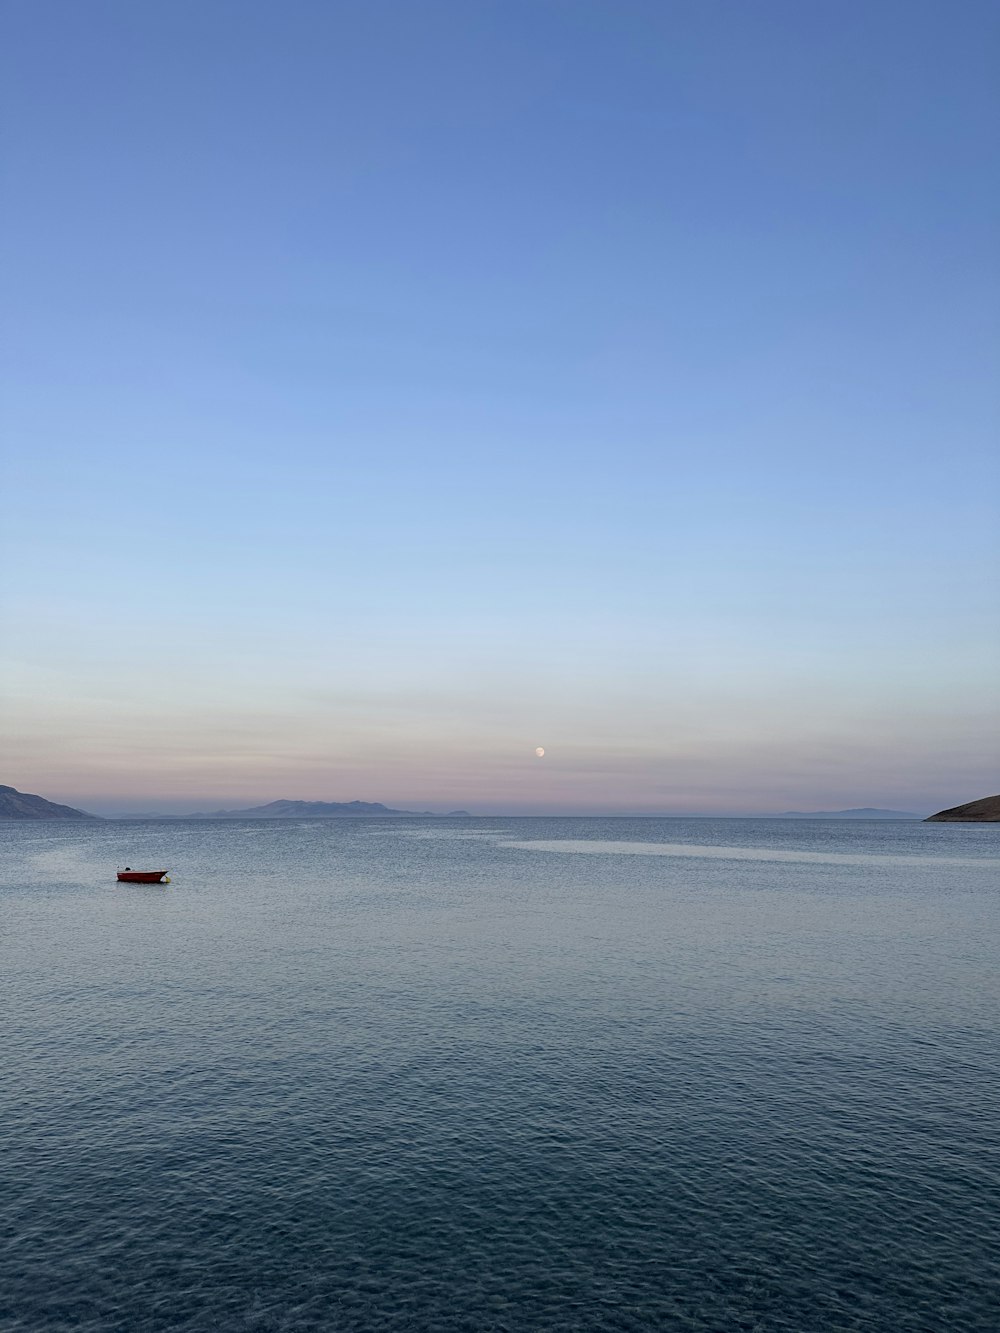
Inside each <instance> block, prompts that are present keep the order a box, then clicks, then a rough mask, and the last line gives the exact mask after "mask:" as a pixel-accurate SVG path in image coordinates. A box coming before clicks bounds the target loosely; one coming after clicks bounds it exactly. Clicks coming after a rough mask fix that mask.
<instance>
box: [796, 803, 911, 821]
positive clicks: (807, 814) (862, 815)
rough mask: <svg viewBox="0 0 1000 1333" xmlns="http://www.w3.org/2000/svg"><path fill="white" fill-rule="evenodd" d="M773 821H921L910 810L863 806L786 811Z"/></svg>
mask: <svg viewBox="0 0 1000 1333" xmlns="http://www.w3.org/2000/svg"><path fill="white" fill-rule="evenodd" d="M771 817H772V819H919V818H920V816H919V815H915V814H913V813H912V812H911V811H909V810H876V809H875V808H874V807H873V806H870V805H866V806H862V807H861V809H860V810H786V811H785V812H784V814H781V815H772V816H771Z"/></svg>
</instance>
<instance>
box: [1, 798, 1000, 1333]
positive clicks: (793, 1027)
mask: <svg viewBox="0 0 1000 1333" xmlns="http://www.w3.org/2000/svg"><path fill="white" fill-rule="evenodd" d="M0 851H2V871H0V880H2V888H0V988H2V1009H0V1027H2V1048H0V1328H2V1329H3V1330H4V1333H28V1331H30V1333H42V1331H49V1330H70V1329H72V1330H84V1331H85V1333H86V1331H88V1330H93V1331H95V1333H96V1331H97V1330H101V1333H104V1331H105V1330H109V1331H113V1330H122V1331H123V1333H125V1331H126V1330H127V1333H159V1331H160V1330H168V1329H169V1330H189V1331H191V1333H195V1331H197V1333H201V1331H202V1330H216V1329H221V1330H229V1329H232V1330H255V1331H256V1333H265V1331H269V1330H275V1331H277V1330H281V1331H282V1333H285V1331H286V1330H287V1331H288V1333H291V1331H292V1330H320V1329H322V1330H325V1329H330V1330H382V1329H387V1330H389V1329H391V1330H407V1329H412V1330H424V1329H426V1330H431V1329H433V1330H442V1331H450V1330H525V1331H529V1330H548V1329H552V1330H570V1329H577V1330H589V1329H594V1330H597V1329H609V1330H610V1329H615V1330H619V1329H620V1330H628V1329H669V1330H673V1329H676V1330H691V1331H692V1333H725V1331H727V1330H757V1333H771V1330H775V1331H777V1330H790V1331H791V1333H827V1331H828V1330H829V1331H831V1333H832V1331H833V1330H838V1331H839V1330H844V1331H847V1330H886V1331H887V1333H917V1331H918V1330H919V1331H920V1333H962V1331H963V1330H968V1331H969V1333H972V1331H973V1330H976V1331H977V1333H996V1330H997V1329H998V1328H1000V1036H998V1033H1000V985H998V975H1000V966H998V965H1000V910H998V909H1000V826H993V827H988V826H979V827H976V826H947V825H925V824H919V823H910V822H898V823H847V822H819V821H817V822H802V821H794V822H792V821H789V822H777V821H760V822H755V821H749V820H605V821H602V820H542V819H531V820H450V821H436V822H435V821H430V820H411V821H392V820H368V821H361V820H351V821H329V822H302V823H299V822H293V823H281V822H267V823H216V822H211V823H197V822H191V823H187V822H183V823H181V822H179V823H153V822H150V823H143V824H124V823H107V824H94V825H93V826H90V825H73V824H59V823H43V824H8V825H5V826H4V825H0ZM126 862H128V863H129V864H130V865H132V866H136V865H146V864H149V865H156V866H159V865H164V866H169V868H170V870H171V875H172V879H173V882H172V883H171V884H170V885H168V886H163V887H148V886H141V885H135V886H125V885H121V886H119V885H118V884H117V883H116V882H115V880H114V870H115V867H116V865H124V864H125V863H126Z"/></svg>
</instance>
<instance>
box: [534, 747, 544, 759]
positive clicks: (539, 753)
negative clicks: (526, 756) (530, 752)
mask: <svg viewBox="0 0 1000 1333" xmlns="http://www.w3.org/2000/svg"><path fill="white" fill-rule="evenodd" d="M535 754H536V755H537V756H538V758H539V759H541V758H542V756H543V755H544V754H545V751H544V750H543V749H542V747H541V746H540V745H539V746H538V748H537V749H536V750H535Z"/></svg>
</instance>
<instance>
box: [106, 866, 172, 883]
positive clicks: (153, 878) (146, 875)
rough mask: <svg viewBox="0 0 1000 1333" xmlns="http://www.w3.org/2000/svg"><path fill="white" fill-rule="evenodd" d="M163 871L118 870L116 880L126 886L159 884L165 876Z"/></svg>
mask: <svg viewBox="0 0 1000 1333" xmlns="http://www.w3.org/2000/svg"><path fill="white" fill-rule="evenodd" d="M166 873H167V872H166V871H165V870H129V869H128V867H126V868H125V869H124V870H119V872H118V878H119V879H123V880H125V882H126V883H127V884H159V883H160V882H161V880H162V879H163V877H164V875H166Z"/></svg>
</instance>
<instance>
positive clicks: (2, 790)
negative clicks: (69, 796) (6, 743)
mask: <svg viewBox="0 0 1000 1333" xmlns="http://www.w3.org/2000/svg"><path fill="white" fill-rule="evenodd" d="M99 818H100V816H99V815H88V814H87V812H86V811H85V810H74V809H73V807H72V806H71V805H56V804H55V802H54V801H47V800H45V798H44V797H43V796H32V795H31V794H30V793H29V792H26V791H18V790H17V788H16V787H0V819H99Z"/></svg>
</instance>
